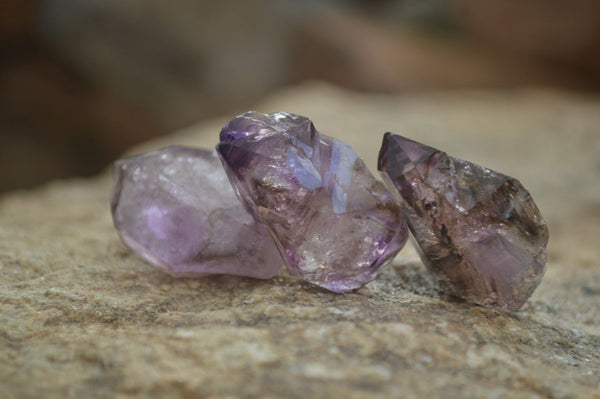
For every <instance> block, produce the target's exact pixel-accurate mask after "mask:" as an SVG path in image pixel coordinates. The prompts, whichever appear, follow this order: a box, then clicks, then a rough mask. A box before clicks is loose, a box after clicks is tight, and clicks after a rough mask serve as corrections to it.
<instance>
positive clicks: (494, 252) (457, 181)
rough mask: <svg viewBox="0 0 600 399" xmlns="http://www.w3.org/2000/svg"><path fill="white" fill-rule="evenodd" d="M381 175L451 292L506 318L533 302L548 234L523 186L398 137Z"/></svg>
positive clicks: (388, 144) (386, 152) (382, 159)
mask: <svg viewBox="0 0 600 399" xmlns="http://www.w3.org/2000/svg"><path fill="white" fill-rule="evenodd" d="M378 169H379V170H380V171H382V175H383V177H384V178H385V179H388V181H389V182H390V183H392V184H393V186H394V187H396V188H397V190H398V192H399V193H400V196H401V197H402V207H403V212H404V215H405V217H406V219H407V222H408V226H409V228H410V231H411V233H412V235H413V237H414V239H415V241H416V242H417V244H418V246H419V248H420V250H421V251H422V258H423V261H424V263H425V264H426V265H427V267H428V268H429V270H430V271H431V272H433V273H434V274H435V275H436V276H437V277H438V278H439V280H440V282H441V283H442V284H443V285H444V286H447V287H448V288H449V289H450V290H451V292H453V293H454V294H456V295H458V296H461V297H463V298H465V299H467V300H469V301H472V302H475V303H478V304H481V305H486V306H493V307H499V308H502V309H506V310H517V309H519V308H520V307H521V306H522V305H523V303H524V302H525V301H526V300H527V299H528V298H529V297H530V296H531V294H532V293H533V291H534V290H535V288H536V287H537V286H538V284H539V283H540V281H541V279H542V276H543V275H544V271H545V261H546V245H547V242H548V229H547V227H546V224H545V222H544V220H543V219H542V216H541V215H540V212H539V210H538V208H537V207H536V205H535V203H534V202H533V200H532V198H531V195H530V194H529V193H528V192H527V191H526V190H525V189H524V188H523V186H522V185H521V184H520V183H519V182H518V181H517V180H516V179H514V178H511V177H508V176H505V175H503V174H500V173H497V172H494V171H492V170H489V169H486V168H484V167H481V166H479V165H475V164H473V163H470V162H467V161H463V160H460V159H457V158H453V157H450V156H448V155H447V154H446V153H444V152H442V151H439V150H437V149H435V148H431V147H428V146H426V145H423V144H420V143H417V142H414V141H412V140H409V139H407V138H404V137H402V136H398V135H394V134H391V133H386V135H385V136H384V139H383V145H382V147H381V151H380V154H379V163H378Z"/></svg>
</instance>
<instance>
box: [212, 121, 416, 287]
mask: <svg viewBox="0 0 600 399" xmlns="http://www.w3.org/2000/svg"><path fill="white" fill-rule="evenodd" d="M220 139H221V142H220V143H219V145H218V146H217V151H218V154H219V156H220V158H221V161H222V162H223V165H224V167H225V170H226V171H227V174H228V176H229V178H230V181H231V182H232V184H233V185H234V186H235V187H236V188H237V190H238V193H239V195H240V197H241V198H242V199H243V201H244V202H245V204H246V205H247V207H248V209H249V211H250V212H251V213H252V215H253V216H254V217H255V218H256V220H258V221H260V222H262V223H264V224H265V225H266V226H268V227H269V229H270V230H271V232H272V234H273V237H274V238H275V241H276V243H277V244H278V246H279V248H280V250H281V253H282V255H283V257H284V259H285V261H286V264H287V266H288V269H289V270H290V272H291V273H293V274H295V275H297V276H300V277H302V278H304V279H306V280H308V281H310V282H312V283H314V284H317V285H320V286H322V287H325V288H327V289H329V290H331V291H335V292H344V291H348V290H351V289H354V288H358V287H360V286H362V285H364V284H365V283H367V282H369V281H370V280H372V279H373V278H374V277H375V274H376V272H377V269H379V267H380V266H382V265H383V264H385V263H386V262H387V261H389V260H391V259H392V258H393V257H394V256H395V255H396V254H397V253H398V251H400V249H402V247H403V246H404V244H405V242H406V239H407V236H408V230H407V228H406V225H405V223H404V219H403V217H402V215H401V210H400V208H399V205H398V203H397V201H395V199H394V198H393V196H392V195H391V194H390V193H389V192H388V191H387V190H386V188H385V186H384V185H383V184H382V183H381V182H379V181H378V180H376V179H375V178H374V177H373V175H372V174H371V173H370V172H369V171H368V169H367V168H366V166H365V164H364V162H363V161H362V160H361V159H360V158H359V157H358V155H357V154H356V153H355V152H354V150H353V149H352V148H351V147H350V146H349V145H347V144H345V143H343V142H341V141H339V140H336V139H333V138H331V137H328V136H325V135H321V134H319V132H317V131H316V130H315V128H314V126H313V124H312V122H311V121H310V120H308V119H307V118H305V117H302V116H299V115H293V114H289V113H286V112H280V113H276V114H268V115H265V114H260V113H257V112H247V113H245V114H244V115H241V116H239V117H237V118H235V119H233V120H232V121H231V122H229V124H227V125H226V126H225V127H224V128H223V130H222V131H221V136H220Z"/></svg>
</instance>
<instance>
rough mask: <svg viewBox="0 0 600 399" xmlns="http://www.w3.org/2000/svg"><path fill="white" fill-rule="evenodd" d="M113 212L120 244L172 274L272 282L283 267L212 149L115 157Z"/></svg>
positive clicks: (167, 150) (176, 149) (173, 149)
mask: <svg viewBox="0 0 600 399" xmlns="http://www.w3.org/2000/svg"><path fill="white" fill-rule="evenodd" d="M111 209H112V215H113V221H114V224H115V227H116V229H117V231H118V233H119V235H120V237H121V240H122V241H123V243H125V245H127V246H128V247H129V248H130V249H131V250H133V251H134V252H135V253H136V254H138V255H139V256H141V257H142V258H144V259H146V260H147V261H149V262H150V263H152V264H154V265H155V266H158V267H160V268H162V269H163V270H165V271H166V272H168V273H169V274H171V275H173V276H176V277H197V276H202V275H206V274H234V275H242V276H250V277H255V278H269V277H272V276H274V275H275V274H277V272H278V270H279V269H280V268H281V267H282V266H283V260H282V259H281V255H280V254H279V252H278V250H277V247H276V246H275V244H274V242H273V239H272V238H271V237H270V235H269V232H268V230H267V228H266V227H265V226H263V225H261V224H258V223H256V222H255V221H254V219H253V218H252V216H251V215H250V214H249V213H248V212H247V211H246V210H245V209H244V207H243V205H242V204H241V203H240V201H239V199H238V198H237V196H236V194H235V192H234V191H233V189H232V187H231V185H230V184H229V181H228V179H227V176H226V175H225V171H224V170H223V167H222V166H221V163H220V162H219V159H218V158H217V156H216V154H215V153H214V152H212V151H207V150H201V149H195V148H187V147H180V146H171V147H166V148H163V149H160V150H157V151H153V152H149V153H145V154H142V155H138V156H133V157H130V158H124V159H120V160H118V161H117V162H115V165H114V186H113V192H112V198H111Z"/></svg>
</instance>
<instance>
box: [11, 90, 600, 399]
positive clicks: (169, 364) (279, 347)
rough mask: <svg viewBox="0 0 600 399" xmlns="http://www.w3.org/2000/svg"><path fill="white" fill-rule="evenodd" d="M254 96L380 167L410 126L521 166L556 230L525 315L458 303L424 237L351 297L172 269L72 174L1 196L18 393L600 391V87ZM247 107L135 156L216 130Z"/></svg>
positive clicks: (472, 156) (284, 281)
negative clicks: (423, 257) (432, 264)
mask: <svg viewBox="0 0 600 399" xmlns="http://www.w3.org/2000/svg"><path fill="white" fill-rule="evenodd" d="M253 108H255V109H259V110H261V111H264V112H275V111H277V110H279V109H288V110H294V111H295V112H297V113H299V114H303V115H310V116H311V119H313V121H315V124H317V126H319V127H320V128H321V129H322V130H323V131H327V132H330V133H331V134H332V135H335V136H338V137H339V138H340V139H343V140H345V141H346V142H348V143H349V144H351V145H352V146H353V147H354V148H356V149H357V151H358V152H359V154H360V155H362V156H363V158H364V159H365V160H366V162H367V165H369V166H370V167H372V168H373V169H374V167H375V165H376V157H377V151H378V149H379V143H380V140H381V134H382V133H383V132H385V131H386V130H389V129H390V128H394V129H397V130H398V132H399V133H403V134H406V135H408V134H410V135H411V137H414V138H415V139H417V140H418V141H420V142H426V143H430V144H431V145H433V146H435V147H437V148H444V149H445V150H446V151H448V152H449V153H451V154H455V155H456V156H458V157H460V158H463V159H469V160H472V161H473V162H476V163H479V164H485V165H486V166H489V167H490V168H492V169H495V170H502V171H504V172H506V173H507V174H508V175H511V176H519V178H520V180H521V182H522V183H523V185H524V186H525V187H527V188H528V189H529V191H530V192H531V194H532V195H533V197H534V198H535V199H536V202H537V204H538V206H539V208H540V210H541V211H542V214H543V215H544V217H545V218H546V221H547V222H548V224H549V228H550V231H551V232H552V240H551V241H550V243H549V246H548V262H547V272H546V276H545V277H544V280H543V281H542V283H541V285H540V286H539V287H538V289H537V290H536V292H535V293H534V295H533V296H532V298H531V299H530V300H529V301H527V303H526V304H525V305H524V307H523V308H522V310H521V311H519V312H517V313H506V312H503V311H499V310H494V309H489V308H485V307H481V306H477V305H471V304H467V303H461V302H456V301H449V300H448V298H446V297H444V296H443V295H442V294H440V293H439V291H438V290H437V288H436V286H435V284H434V283H433V282H432V280H431V279H430V278H429V277H428V276H429V274H428V273H427V272H426V271H425V268H424V266H423V265H422V264H421V262H420V260H419V257H418V255H417V254H416V252H415V251H414V250H412V249H409V248H408V247H407V248H405V249H404V250H403V251H402V252H401V253H400V255H399V256H398V257H397V258H396V260H395V261H394V264H393V266H388V267H385V268H383V270H382V272H381V273H380V274H379V276H378V277H377V278H376V279H375V280H374V281H372V282H371V283H369V284H367V285H366V286H365V287H363V288H361V289H359V290H357V291H356V292H352V293H348V294H341V295H340V294H334V293H331V292H327V291H325V290H323V289H320V288H317V287H314V286H311V285H309V284H307V283H303V282H300V281H299V280H298V279H296V278H294V277H290V276H287V275H286V274H283V273H281V274H280V275H279V276H278V277H275V278H274V279H271V280H255V279H250V278H241V277H233V276H214V277H205V278H203V279H174V278H172V277H170V276H168V275H167V274H165V273H163V272H161V271H159V270H156V269H155V268H153V267H151V266H149V265H148V264H147V263H146V262H144V261H143V260H141V259H139V258H138V257H136V256H134V255H133V254H132V253H131V252H130V251H129V250H128V249H126V248H125V247H124V246H123V245H122V244H121V242H120V241H119V238H118V236H117V234H116V232H115V231H114V228H113V226H112V222H111V217H110V211H109V209H108V201H109V191H110V177H109V175H108V173H107V174H105V175H103V176H102V177H100V178H98V179H93V180H73V181H62V182H56V183H52V184H50V185H47V186H45V187H42V188H40V189H37V190H34V191H30V192H14V193H11V194H9V195H6V196H4V197H3V198H2V199H1V200H0V397H3V398H9V399H12V398H15V399H16V398H19V399H20V398H39V397H44V398H70V397H73V398H75V397H88V398H93V397H106V398H132V397H145V398H164V397H173V398H189V397H207V398H215V397H230V398H250V397H263V398H270V397H271V398H272V397H287V398H301V397H302V398H303V397H307V396H308V397H315V398H320V397H322V398H326V397H327V398H330V397H344V398H364V397H394V396H395V397H404V398H419V397H444V398H481V397H497V398H509V397H510V398H565V399H566V398H598V397H599V394H598V393H599V392H600V386H599V384H600V382H599V381H600V327H599V326H600V307H599V306H598V303H599V300H600V268H599V259H600V249H599V246H598V245H597V244H598V237H599V236H600V227H599V226H600V188H599V187H600V184H598V183H599V181H598V180H599V178H598V176H599V175H600V165H599V164H598V154H599V153H600V134H599V133H600V132H599V126H600V99H598V98H593V97H577V96H574V95H572V94H562V93H556V92H546V91H532V90H529V91H515V92H461V93H438V94H435V93H430V94H427V95H410V96H375V95H358V94H354V93H349V92H345V91H340V90H338V89H334V88H331V87H327V86H306V87H300V88H297V89H294V90H291V91H286V92H281V93H280V94H277V95H275V96H273V97H271V98H270V99H269V100H268V101H267V102H264V103H263V104H259V105H258V106H256V107H253ZM341 114H343V115H344V116H345V117H344V118H339V115H341ZM229 119H230V116H224V117H223V118H221V119H218V120H214V121H211V122H208V123H204V124H202V125H200V126H198V127H194V128H191V129H188V130H187V131H185V132H181V133H178V134H175V135H173V136H170V137H167V138H165V139H164V140H163V141H161V142H154V143H148V145H146V146H144V148H138V149H136V150H135V152H139V151H142V150H147V149H155V148H159V147H161V146H164V145H165V144H187V145H196V146H201V147H208V146H212V145H214V144H216V132H218V131H219V129H220V127H221V126H223V124H224V123H225V122H227V120H229ZM467 142H468V143H469V146H468V147H465V144H464V143H467ZM534 147H537V148H538V149H537V150H535V151H531V148H534ZM524 160H526V161H524Z"/></svg>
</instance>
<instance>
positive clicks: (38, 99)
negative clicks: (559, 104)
mask: <svg viewBox="0 0 600 399" xmlns="http://www.w3.org/2000/svg"><path fill="white" fill-rule="evenodd" d="M308 80H323V81H328V82H331V83H333V84H336V85H340V86H343V87H346V88H350V89H354V90H357V91H366V92H379V93H398V92H409V91H412V92H414V91H427V90H446V89H456V88H507V89H510V88H518V87H523V86H528V87H530V86H536V87H552V88H558V89H566V90H572V91H581V92H586V93H594V92H597V91H598V90H600V2H599V1H596V0H487V1H481V0H445V1H444V0H346V1H341V0H340V1H333V0H330V1H327V0H321V1H316V0H312V1H311V0H304V1H298V0H221V1H205V0H195V1H193V0H172V1H158V0H127V1H123V0H47V1H42V0H37V1H36V0H18V1H2V2H0V162H1V163H0V165H1V166H2V167H1V168H0V192H3V191H7V190H12V189H18V188H28V187H32V186H35V185H38V184H41V183H43V182H45V181H48V180H50V179H54V178H61V177H68V176H89V175H93V174H96V173H98V172H99V171H101V170H102V169H103V168H104V167H106V165H107V164H108V163H109V162H110V161H112V160H113V159H115V158H116V157H118V156H119V155H120V154H121V153H122V152H123V151H124V150H126V149H127V148H129V147H131V146H132V145H134V144H136V143H138V142H141V141H144V140H147V139H150V138H152V137H156V136H158V135H161V134H166V133H169V132H171V131H173V130H176V129H178V128H182V127H185V126H187V125H190V124H192V123H195V122H198V121H199V120H201V119H204V118H207V117H210V116H214V115H221V114H224V113H227V112H237V111H240V110H245V109H247V108H250V107H252V105H253V104H255V103H256V102H257V101H258V100H259V99H260V98H261V97H264V96H265V95H267V94H269V93H271V92H273V91H275V90H277V89H279V88H281V87H285V86H290V85H294V84H300V83H302V82H304V81H308ZM292 111H293V110H292Z"/></svg>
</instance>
